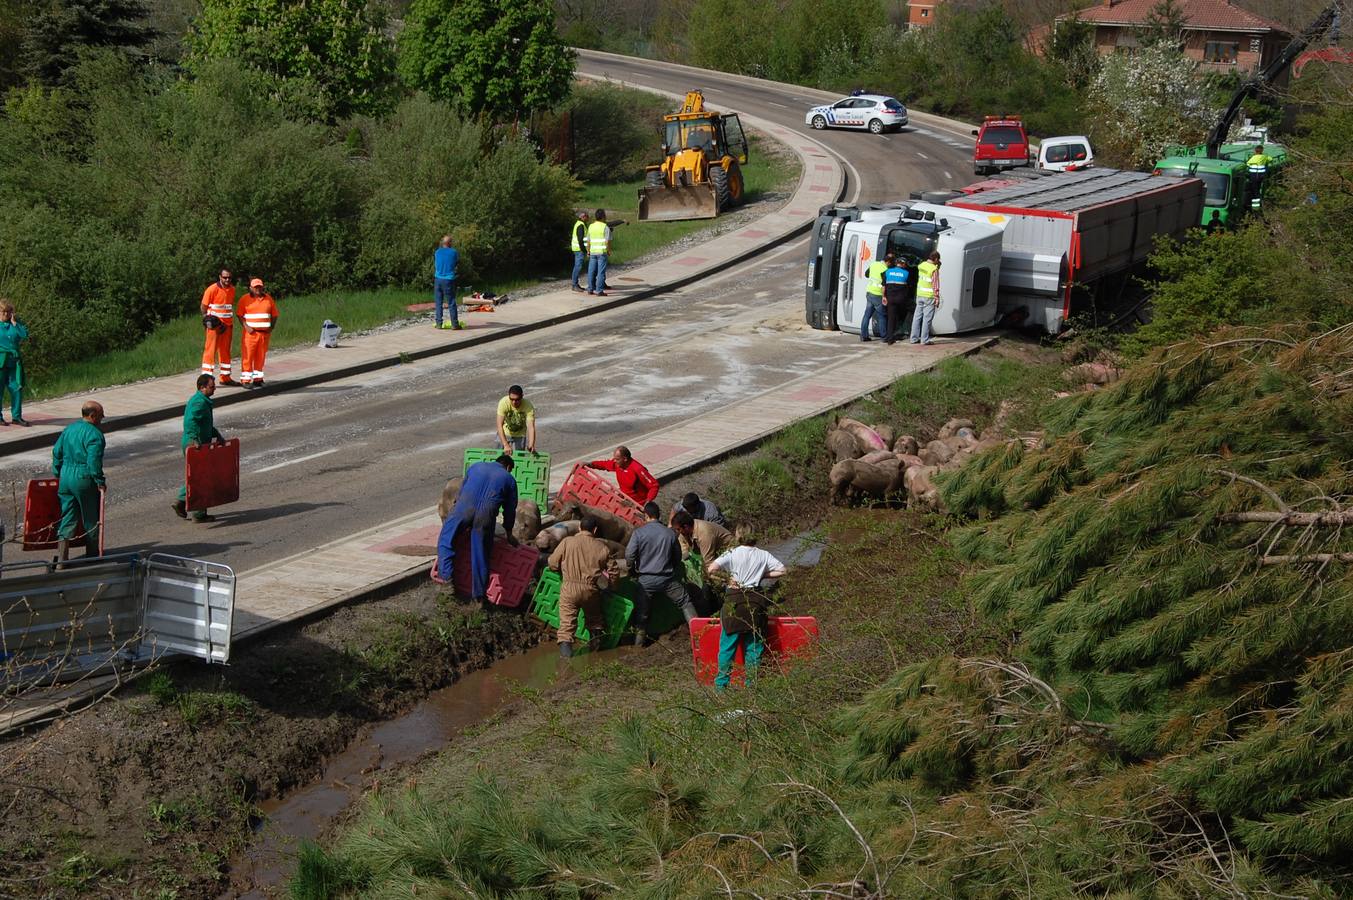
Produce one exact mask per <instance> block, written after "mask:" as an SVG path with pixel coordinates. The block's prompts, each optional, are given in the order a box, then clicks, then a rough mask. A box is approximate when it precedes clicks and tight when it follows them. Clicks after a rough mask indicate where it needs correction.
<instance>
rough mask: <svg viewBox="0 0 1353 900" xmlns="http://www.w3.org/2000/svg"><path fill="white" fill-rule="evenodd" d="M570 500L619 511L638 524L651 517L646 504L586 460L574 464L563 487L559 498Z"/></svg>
mask: <svg viewBox="0 0 1353 900" xmlns="http://www.w3.org/2000/svg"><path fill="white" fill-rule="evenodd" d="M570 500H577V501H578V502H579V503H585V504H587V505H588V506H594V507H596V508H597V509H601V510H605V511H606V512H610V513H615V514H616V515H617V516H619V517H620V518H622V519H624V520H625V521H626V522H629V523H630V524H631V525H634V526H635V527H636V528H637V527H638V526H640V525H643V524H644V523H645V522H647V521H648V517H647V516H645V515H644V510H643V507H641V506H640V505H639V504H637V503H635V502H634V501H633V500H631V499H630V498H629V497H626V496H625V495H624V494H622V493H620V488H618V487H616V486H615V485H614V484H612V483H611V480H610V479H609V478H607V477H606V476H605V475H603V474H601V473H600V472H598V471H597V470H596V469H589V468H587V466H584V465H583V464H582V463H577V464H575V465H574V466H573V471H571V472H569V473H568V478H566V479H564V483H563V485H562V486H561V487H560V488H559V494H558V496H557V502H558V503H567V502H568V501H570Z"/></svg>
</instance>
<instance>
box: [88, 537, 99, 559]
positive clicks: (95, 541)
mask: <svg viewBox="0 0 1353 900" xmlns="http://www.w3.org/2000/svg"><path fill="white" fill-rule="evenodd" d="M98 555H99V538H98V534H97V533H95V534H87V535H85V556H86V557H92V556H98Z"/></svg>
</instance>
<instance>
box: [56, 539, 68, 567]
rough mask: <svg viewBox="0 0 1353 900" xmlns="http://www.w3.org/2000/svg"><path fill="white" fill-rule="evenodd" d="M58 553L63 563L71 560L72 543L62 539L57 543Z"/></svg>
mask: <svg viewBox="0 0 1353 900" xmlns="http://www.w3.org/2000/svg"><path fill="white" fill-rule="evenodd" d="M56 553H57V556H58V557H59V558H60V559H61V561H62V562H65V561H66V560H68V559H70V541H68V540H66V539H65V538H62V539H61V540H59V541H57V543H56Z"/></svg>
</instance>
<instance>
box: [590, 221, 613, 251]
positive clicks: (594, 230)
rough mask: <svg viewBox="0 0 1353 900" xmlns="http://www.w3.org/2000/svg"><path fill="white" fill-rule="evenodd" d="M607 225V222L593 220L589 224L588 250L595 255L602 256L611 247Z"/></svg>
mask: <svg viewBox="0 0 1353 900" xmlns="http://www.w3.org/2000/svg"><path fill="white" fill-rule="evenodd" d="M606 227H607V226H606V223H605V222H593V223H592V224H591V225H588V226H587V252H588V253H590V254H592V255H593V256H601V255H602V254H604V253H605V252H606V251H607V250H609V249H610V247H611V242H610V241H609V240H608V239H607V237H606Z"/></svg>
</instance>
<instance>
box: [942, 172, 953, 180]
mask: <svg viewBox="0 0 1353 900" xmlns="http://www.w3.org/2000/svg"><path fill="white" fill-rule="evenodd" d="M944 180H945V181H953V180H954V173H953V172H950V171H949V170H948V169H945V170H944Z"/></svg>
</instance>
